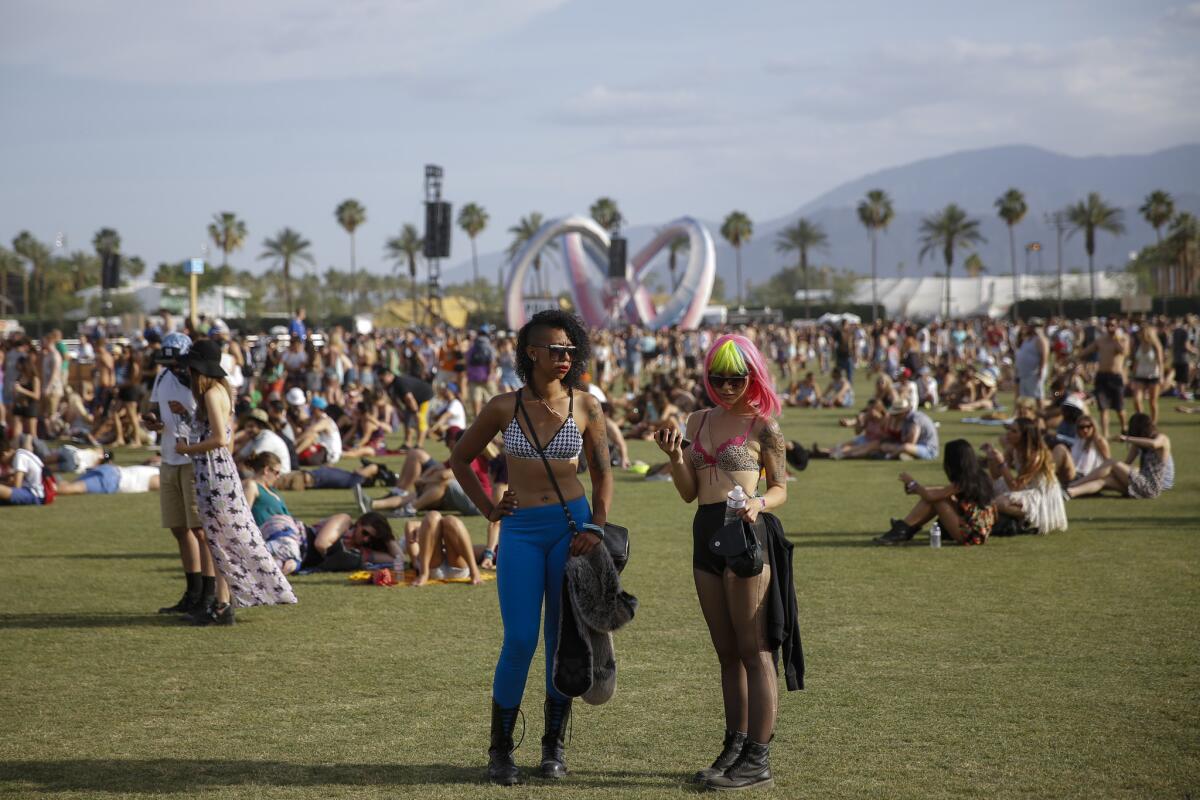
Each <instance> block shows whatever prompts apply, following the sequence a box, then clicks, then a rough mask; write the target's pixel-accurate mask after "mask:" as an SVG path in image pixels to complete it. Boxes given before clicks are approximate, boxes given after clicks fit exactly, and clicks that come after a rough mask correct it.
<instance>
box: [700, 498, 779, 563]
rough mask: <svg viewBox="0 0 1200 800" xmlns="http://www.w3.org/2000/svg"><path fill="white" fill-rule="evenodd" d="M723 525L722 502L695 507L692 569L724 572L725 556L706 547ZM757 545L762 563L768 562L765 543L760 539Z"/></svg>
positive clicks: (723, 508)
mask: <svg viewBox="0 0 1200 800" xmlns="http://www.w3.org/2000/svg"><path fill="white" fill-rule="evenodd" d="M724 526H725V504H724V503H706V504H704V505H702V506H699V507H698V508H697V509H696V516H695V517H693V518H692V569H698V570H700V571H702V572H708V573H711V574H713V575H724V574H725V557H724V556H719V555H717V554H716V553H714V552H713V551H712V550H710V549H708V541H709V539H711V538H712V535H713V534H714V533H715V532H717V531H719V530H720V529H721V528H723V527H724ZM759 527H761V526H759ZM760 535H761V534H760ZM758 546H759V548H760V549H761V550H762V554H763V563H769V561H770V558H769V556H768V554H767V547H766V543H765V542H761V541H760V542H759V543H758Z"/></svg>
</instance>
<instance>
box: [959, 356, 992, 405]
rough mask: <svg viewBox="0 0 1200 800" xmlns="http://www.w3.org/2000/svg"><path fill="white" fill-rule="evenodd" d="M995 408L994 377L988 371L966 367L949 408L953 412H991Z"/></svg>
mask: <svg viewBox="0 0 1200 800" xmlns="http://www.w3.org/2000/svg"><path fill="white" fill-rule="evenodd" d="M995 407H996V376H995V375H993V374H992V373H991V372H989V371H988V370H980V371H979V372H976V371H975V370H974V368H972V367H967V369H966V371H965V372H964V373H963V378H962V382H961V383H960V385H959V388H958V391H957V392H956V394H955V395H954V398H953V399H952V400H951V401H950V408H951V409H953V410H955V411H991V410H992V409H994V408H995Z"/></svg>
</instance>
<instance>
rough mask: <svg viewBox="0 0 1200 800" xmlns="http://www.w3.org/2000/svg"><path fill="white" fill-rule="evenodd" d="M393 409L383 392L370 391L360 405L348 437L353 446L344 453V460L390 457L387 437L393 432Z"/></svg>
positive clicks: (346, 439)
mask: <svg viewBox="0 0 1200 800" xmlns="http://www.w3.org/2000/svg"><path fill="white" fill-rule="evenodd" d="M392 413H393V409H392V403H391V401H390V400H388V396H387V395H386V394H384V393H383V392H377V391H369V392H367V393H366V395H365V396H364V397H363V399H362V400H361V401H359V404H358V415H357V417H356V419H355V420H354V426H353V428H352V429H351V431H350V434H349V436H348V437H343V439H344V440H345V441H347V442H353V443H354V444H353V446H350V447H347V448H346V449H345V450H344V451H343V452H342V458H360V457H361V458H370V457H371V456H382V455H390V454H391V452H390V451H389V448H388V446H387V435H388V434H389V433H391V432H392V425H391V417H392Z"/></svg>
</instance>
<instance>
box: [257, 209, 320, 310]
mask: <svg viewBox="0 0 1200 800" xmlns="http://www.w3.org/2000/svg"><path fill="white" fill-rule="evenodd" d="M311 246H312V242H310V241H308V239H305V238H304V237H303V236H301V235H300V234H299V233H297V232H296V231H294V230H292V229H291V228H284V229H283V230H281V231H279V233H277V234H275V238H274V239H266V240H264V241H263V251H262V254H261V255H259V257H258V258H259V260H260V261H261V260H262V259H265V258H269V259H271V260H272V261H273V262H274V264H275V266H277V267H279V268H280V269H282V270H283V297H284V303H285V304H286V305H287V310H288V313H291V312H292V262H293V261H304V262H307V263H309V264H312V265H316V263H317V262H316V261H315V260H314V259H313V257H312V253H310V252H309V251H308V248H309V247H311Z"/></svg>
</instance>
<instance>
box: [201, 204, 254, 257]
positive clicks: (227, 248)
mask: <svg viewBox="0 0 1200 800" xmlns="http://www.w3.org/2000/svg"><path fill="white" fill-rule="evenodd" d="M246 236H247V233H246V223H245V222H243V221H242V220H240V219H238V218H237V214H235V213H233V212H232V211H222V212H221V213H220V214H213V221H212V222H210V223H209V224H208V238H210V239H212V243H213V244H214V245H216V246H217V249H218V250H220V251H221V266H222V267H227V266H229V254H230V253H232V252H234V251H235V250H241V249H242V247H243V246H244V245H245V244H246Z"/></svg>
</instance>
